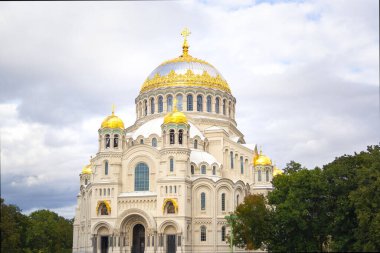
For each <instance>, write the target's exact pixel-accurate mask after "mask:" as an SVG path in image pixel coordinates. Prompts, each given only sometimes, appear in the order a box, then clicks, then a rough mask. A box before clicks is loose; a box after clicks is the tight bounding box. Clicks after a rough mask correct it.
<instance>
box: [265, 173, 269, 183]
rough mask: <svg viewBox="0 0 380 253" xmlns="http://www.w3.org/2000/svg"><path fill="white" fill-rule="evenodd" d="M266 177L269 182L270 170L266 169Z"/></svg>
mask: <svg viewBox="0 0 380 253" xmlns="http://www.w3.org/2000/svg"><path fill="white" fill-rule="evenodd" d="M265 179H266V181H267V182H269V170H267V171H265Z"/></svg>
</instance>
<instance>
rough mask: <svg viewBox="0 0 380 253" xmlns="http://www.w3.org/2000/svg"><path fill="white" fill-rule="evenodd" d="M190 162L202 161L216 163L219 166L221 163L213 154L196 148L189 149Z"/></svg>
mask: <svg viewBox="0 0 380 253" xmlns="http://www.w3.org/2000/svg"><path fill="white" fill-rule="evenodd" d="M190 162H193V163H195V164H197V165H198V164H200V163H202V162H206V163H207V164H209V165H211V164H213V163H216V164H218V165H219V166H220V165H221V163H219V162H218V161H217V160H216V158H215V157H214V156H213V155H211V154H210V153H207V152H205V151H202V150H198V149H191V153H190Z"/></svg>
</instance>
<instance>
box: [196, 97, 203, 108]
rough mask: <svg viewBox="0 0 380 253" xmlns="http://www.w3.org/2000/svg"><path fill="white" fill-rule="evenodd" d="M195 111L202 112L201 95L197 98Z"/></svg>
mask: <svg viewBox="0 0 380 253" xmlns="http://www.w3.org/2000/svg"><path fill="white" fill-rule="evenodd" d="M197 111H198V112H202V111H203V97H202V96H201V95H198V96H197Z"/></svg>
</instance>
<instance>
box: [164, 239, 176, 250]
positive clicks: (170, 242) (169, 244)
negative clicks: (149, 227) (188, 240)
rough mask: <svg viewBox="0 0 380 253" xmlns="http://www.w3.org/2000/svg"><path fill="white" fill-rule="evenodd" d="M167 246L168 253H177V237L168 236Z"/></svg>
mask: <svg viewBox="0 0 380 253" xmlns="http://www.w3.org/2000/svg"><path fill="white" fill-rule="evenodd" d="M166 236H167V237H166V238H167V239H166V245H167V250H166V253H175V250H176V246H175V235H166Z"/></svg>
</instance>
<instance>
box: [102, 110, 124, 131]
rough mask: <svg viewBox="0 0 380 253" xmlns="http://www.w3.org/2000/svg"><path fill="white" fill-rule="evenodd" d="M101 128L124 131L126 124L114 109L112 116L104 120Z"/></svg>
mask: <svg viewBox="0 0 380 253" xmlns="http://www.w3.org/2000/svg"><path fill="white" fill-rule="evenodd" d="M101 128H121V129H124V122H123V121H122V120H121V119H120V118H119V117H118V116H116V115H115V112H114V109H112V114H111V115H110V116H108V117H107V118H105V119H104V120H103V122H102V125H101Z"/></svg>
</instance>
